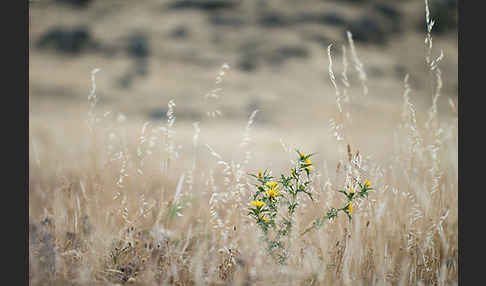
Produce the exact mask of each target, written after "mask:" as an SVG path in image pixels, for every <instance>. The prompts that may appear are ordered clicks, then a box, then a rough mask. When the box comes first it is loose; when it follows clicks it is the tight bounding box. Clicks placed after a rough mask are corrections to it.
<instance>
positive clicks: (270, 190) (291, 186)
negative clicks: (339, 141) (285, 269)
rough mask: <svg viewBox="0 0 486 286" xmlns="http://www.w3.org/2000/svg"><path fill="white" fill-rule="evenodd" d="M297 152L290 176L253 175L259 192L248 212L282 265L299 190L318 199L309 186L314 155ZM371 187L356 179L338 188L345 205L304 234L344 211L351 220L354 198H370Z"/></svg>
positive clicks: (285, 256) (333, 210)
mask: <svg viewBox="0 0 486 286" xmlns="http://www.w3.org/2000/svg"><path fill="white" fill-rule="evenodd" d="M297 154H298V156H299V157H298V160H297V162H296V165H295V166H294V168H291V169H290V171H289V174H288V175H285V174H281V175H280V178H279V179H277V178H275V177H273V176H271V173H270V172H269V171H268V170H265V171H264V172H262V171H258V173H257V174H249V175H250V176H252V177H254V178H256V180H257V184H255V188H256V192H255V193H254V194H253V201H252V202H251V203H250V204H251V205H252V206H251V207H250V208H249V212H248V215H249V216H250V217H252V218H253V219H255V221H256V224H257V225H258V227H259V228H260V230H261V231H262V233H263V236H262V239H263V241H264V242H265V243H266V251H267V252H268V253H269V254H270V255H271V256H272V257H273V258H274V259H276V260H277V261H278V262H279V263H281V264H284V263H285V261H286V259H287V257H288V254H287V250H288V249H289V247H290V243H291V240H290V237H291V236H290V234H291V233H292V228H293V226H294V224H295V220H294V216H295V213H296V209H297V207H298V206H299V202H298V196H299V193H302V194H304V195H307V196H308V197H309V198H310V199H311V200H312V201H314V199H313V198H312V193H311V192H310V189H309V185H310V184H311V183H312V181H311V180H310V174H311V172H312V168H313V167H312V165H313V163H312V162H311V160H310V157H311V156H313V155H314V154H305V153H302V152H300V151H299V150H297ZM369 190H372V188H371V182H370V181H369V180H365V181H364V182H363V183H361V182H359V181H356V184H355V185H354V186H351V187H349V188H348V189H347V190H338V192H340V193H342V194H344V195H345V197H346V200H345V203H344V204H343V206H342V207H341V208H334V207H333V208H331V209H329V211H328V212H327V213H326V214H325V215H324V216H322V217H318V218H317V219H316V220H315V221H314V222H313V224H312V226H311V227H310V228H308V229H307V230H305V231H304V233H302V234H305V233H307V232H308V231H310V230H312V229H314V228H318V227H321V226H322V225H324V223H325V222H326V221H332V220H334V219H335V218H336V217H337V216H338V215H339V213H340V212H343V213H345V214H346V215H347V216H348V218H349V220H350V221H351V219H352V215H353V201H354V200H355V199H356V198H365V197H368V191H369ZM279 210H280V211H279ZM282 210H283V211H282ZM285 238H286V241H285V240H284V239H285Z"/></svg>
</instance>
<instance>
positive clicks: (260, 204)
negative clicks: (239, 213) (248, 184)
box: [251, 201, 265, 208]
mask: <svg viewBox="0 0 486 286" xmlns="http://www.w3.org/2000/svg"><path fill="white" fill-rule="evenodd" d="M251 204H252V205H254V206H256V207H258V208H259V207H262V206H264V205H265V203H264V202H261V201H253V202H251Z"/></svg>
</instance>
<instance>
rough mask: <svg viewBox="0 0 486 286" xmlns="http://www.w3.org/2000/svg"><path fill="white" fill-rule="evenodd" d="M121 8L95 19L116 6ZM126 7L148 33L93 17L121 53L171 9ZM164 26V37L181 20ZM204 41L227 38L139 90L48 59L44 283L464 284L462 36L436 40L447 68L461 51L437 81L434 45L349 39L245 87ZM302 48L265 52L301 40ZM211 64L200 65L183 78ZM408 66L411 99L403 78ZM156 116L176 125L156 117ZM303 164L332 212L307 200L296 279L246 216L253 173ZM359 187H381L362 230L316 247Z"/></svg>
mask: <svg viewBox="0 0 486 286" xmlns="http://www.w3.org/2000/svg"><path fill="white" fill-rule="evenodd" d="M418 2H420V5H422V6H423V2H421V1H418ZM104 3H105V4H102V2H98V3H96V5H101V6H103V5H107V6H109V5H115V4H113V3H116V2H111V1H107V2H104ZM106 3H111V4H106ZM154 3H155V2H154ZM322 5H332V4H328V3H325V4H322ZM420 5H418V4H415V6H420ZM126 6H127V7H125V6H119V7H118V8H123V7H125V8H126V9H125V10H123V9H122V10H121V11H122V12H120V13H118V14H116V15H113V16H112V17H117V18H119V19H124V18H128V17H133V18H134V19H137V21H118V22H117V21H115V20H113V19H110V18H109V17H110V15H111V14H110V13H108V12H109V11H111V10H110V9H108V8H106V11H107V12H106V13H105V14H103V13H101V12H100V13H101V15H102V16H103V17H101V16H100V17H95V16H93V15H91V14H87V13H88V12H85V13H86V15H84V14H82V13H80V14H77V15H76V17H79V19H84V21H94V22H95V24H94V25H95V31H97V33H98V34H97V35H99V37H103V38H107V40H110V37H112V39H114V40H113V41H114V42H116V39H117V37H118V36H119V35H117V34H116V33H111V32H110V33H109V32H103V29H107V31H112V30H116V31H122V30H123V29H131V28H133V27H135V28H136V27H143V26H144V25H145V24H144V22H143V21H148V20H147V18H148V17H145V16H146V15H147V14H146V13H149V12H151V13H154V12H153V10H154V9H153V8H154V7H156V5H155V4H153V6H150V5H149V6H140V8H134V7H132V6H130V5H128V4H127V5H126ZM415 6H413V5H412V4H410V9H412V8H414V7H415ZM250 8H251V6H249V8H248V9H250ZM299 8H301V9H304V7H300V6H299ZM37 9H38V10H35V9H34V10H31V30H30V33H31V35H30V37H31V38H32V39H34V38H36V37H37V36H38V34H39V33H40V31H41V28H42V27H46V26H49V25H53V24H54V22H56V21H57V22H63V21H64V22H66V23H72V22H73V21H77V20H79V19H78V18H72V17H69V15H67V14H66V15H65V14H64V13H63V11H64V10H63V8H61V7H55V8H52V7H49V9H51V10H49V9H47V8H45V9H44V8H42V7H39V8H37ZM151 9H152V10H151ZM421 9H423V7H421ZM99 10H100V11H105V10H103V9H99ZM47 11H49V12H47ZM344 12H347V13H352V10H350V11H344V10H343V13H344ZM137 13H138V14H137ZM421 13H422V17H423V10H421ZM189 14H190V12H188V15H189ZM45 15H51V16H52V15H56V17H44V16H45ZM134 15H142V16H138V17H135V16H134ZM71 16H72V15H71ZM54 19H56V20H54ZM73 19H74V20H73ZM156 19H158V20H157V21H160V23H159V22H155V23H154V22H150V23H152V24H153V27H155V28H154V29H153V30H152V33H155V34H154V35H156V34H157V32H158V33H166V32H167V30H169V28H170V27H172V26H174V25H176V24H175V23H177V19H176V18H175V17H174V18H171V17H159V18H156ZM153 21H155V20H153ZM201 21H202V18H200V15H199V14H194V15H192V17H189V18H188V23H190V25H195V26H197V25H198V24H200V22H201ZM115 24H116V25H119V27H118V29H113V28H112V27H111V25H115ZM130 25H132V26H133V27H131V26H130ZM171 25H172V26H171ZM304 28H305V29H304ZM304 28H302V29H303V30H302V31H300V32H302V33H304V32H305V31H306V30H312V29H313V28H312V27H304ZM205 31H206V30H205ZM204 33H208V34H211V32H210V30H208V31H206V32H201V33H198V34H197V36H196V37H195V38H193V39H191V40H190V42H186V43H184V44H181V43H167V44H163V43H162V41H161V42H157V41H156V44H155V45H159V46H157V47H158V48H157V47H155V48H153V50H154V51H155V52H154V53H155V54H156V55H154V56H152V57H151V58H150V61H149V68H150V73H149V74H148V76H146V77H144V78H141V79H139V80H138V81H137V84H136V85H135V86H133V87H132V88H129V89H120V88H116V87H115V85H114V84H113V82H115V81H116V79H117V78H118V77H119V73H120V71H125V70H127V69H130V68H131V62H130V59H128V58H127V57H125V56H123V55H119V56H114V57H106V56H104V55H100V54H86V55H82V56H80V57H77V58H75V59H67V58H62V57H61V58H60V57H58V56H56V55H53V54H49V53H40V52H38V51H36V50H35V49H34V48H33V47H31V53H30V58H29V63H30V68H29V75H30V88H29V89H30V95H29V101H30V102H29V103H30V104H29V108H30V111H29V116H30V117H29V137H30V138H29V151H30V152H29V223H30V227H29V242H30V243H29V246H30V248H29V265H30V269H29V274H30V284H31V285H116V284H125V283H127V284H135V285H269V284H275V285H457V282H458V276H457V275H458V271H457V270H458V269H457V267H458V206H457V204H458V191H459V188H458V148H457V146H458V145H457V144H458V143H457V142H458V125H457V46H456V45H454V43H453V42H452V43H451V40H450V39H443V38H437V39H436V38H434V39H433V44H434V45H433V48H432V50H431V55H432V56H431V59H432V60H433V59H436V58H437V57H438V56H439V55H440V51H441V49H442V50H443V52H444V58H443V59H442V60H441V61H439V63H438V65H437V66H438V68H435V69H431V68H430V66H431V65H429V66H427V64H426V59H425V57H426V55H427V52H428V49H427V48H426V46H425V45H424V38H425V37H426V34H425V33H422V34H419V33H416V34H414V33H408V34H407V35H405V36H403V37H401V38H400V39H397V40H396V41H392V42H391V43H390V44H389V45H388V46H387V47H386V48H377V47H373V46H365V45H357V46H356V52H357V56H358V57H357V58H355V57H353V55H352V52H351V48H352V47H351V45H350V43H349V42H347V41H341V42H339V43H337V42H336V43H334V45H333V46H332V48H331V50H330V51H331V59H332V66H330V58H329V56H328V50H326V48H323V47H319V46H310V47H309V49H310V50H311V54H312V56H311V57H309V58H307V59H303V60H299V61H290V62H288V63H287V64H285V65H283V66H280V67H279V68H277V69H276V68H275V67H266V66H263V67H262V68H261V69H259V70H258V71H256V72H253V73H244V72H242V71H239V70H238V69H236V68H234V63H235V58H234V55H232V54H231V52H229V51H230V50H231V49H229V48H228V49H227V48H221V50H219V51H218V50H214V49H213V48H212V47H213V46H212V45H211V44H209V43H208V41H207V38H210V35H206V34H204ZM252 33H256V32H255V31H252V30H251V29H249V30H244V31H241V33H240V34H239V35H240V37H238V35H237V34H235V35H232V34H229V35H226V36H225V38H224V39H225V41H223V43H222V44H221V46H222V47H226V45H237V44H238V43H237V42H238V38H245V37H247V36H248V37H256V36H257V35H261V34H252ZM302 33H297V34H302ZM252 35H253V36H252ZM295 35H296V34H295V33H286V32H282V33H268V38H267V39H266V40H267V41H268V45H272V43H275V42H285V41H288V42H292V41H294V42H295V41H298V40H299V38H293V37H296V36H295ZM336 37H337V36H336ZM154 38H156V36H154ZM342 45H344V46H345V49H346V53H345V55H346V57H343V52H342ZM404 47H406V48H404ZM181 50H182V51H184V52H181ZM194 55H197V57H200V59H199V61H200V64H199V65H196V64H181V63H184V60H181V58H180V57H182V58H184V57H193V56H194ZM356 59H358V60H359V61H361V62H362V63H363V70H364V72H365V73H366V80H364V81H362V80H361V79H360V72H359V69H356V63H355V60H356ZM224 63H228V64H229V68H221V67H222V66H223V65H224ZM397 63H400V64H403V65H405V66H406V68H407V71H408V72H409V77H408V81H407V82H408V85H407V83H406V82H405V77H404V76H396V74H394V72H393V69H394V66H395V64H397ZM95 68H100V69H101V70H100V71H98V72H97V73H96V74H92V71H93V69H95ZM375 69H380V70H381V71H382V72H381V73H373V72H372V71H373V70H375ZM221 70H222V71H224V74H223V75H221V76H220V77H219V78H218V73H219V72H220V71H221ZM331 71H332V72H331ZM438 71H440V72H441V73H440V74H438ZM331 74H333V75H334V76H335V83H336V85H337V89H336V88H335V87H334V85H333V82H332V81H331V80H330V78H331V76H332V75H331ZM438 75H440V76H438ZM94 76H95V77H94ZM347 83H348V84H349V86H348V85H347ZM94 84H96V85H94ZM438 84H439V87H440V88H439V89H437V86H438ZM440 84H442V85H440ZM217 88H220V89H221V90H219V91H217V93H216V95H215V96H214V97H211V96H209V97H208V96H206V95H207V94H210V92H211V91H214V90H215V89H217ZM364 88H366V89H367V92H364ZM437 91H438V92H437ZM337 93H338V95H337ZM172 103H174V104H175V105H173V104H172ZM154 110H155V111H158V112H159V113H160V112H162V113H164V114H163V115H164V116H161V118H159V119H156V118H153V117H150V116H147V114H149V113H150V112H153V111H154ZM255 110H256V113H254V111H255ZM216 111H218V112H220V113H221V114H220V115H218V114H216V116H211V114H215V112H216ZM208 112H209V115H208ZM252 115H253V116H252ZM347 146H350V149H351V153H352V154H351V155H352V156H351V160H350V157H349V154H348V151H347ZM295 149H299V150H302V151H304V152H306V153H316V155H314V156H313V157H312V162H313V164H314V165H313V170H312V172H311V176H310V179H311V180H312V183H311V184H310V187H309V190H310V191H311V193H312V194H313V195H314V199H315V200H314V201H311V200H309V199H307V198H304V197H302V198H301V199H300V200H299V203H300V205H299V207H298V210H297V213H296V215H295V217H294V219H295V221H294V230H293V232H292V234H291V237H290V241H291V242H292V244H291V247H290V248H289V249H288V255H289V256H288V260H287V263H286V264H284V265H282V264H279V263H277V262H275V261H274V260H273V259H272V258H271V257H270V256H269V255H268V254H267V253H266V252H265V250H264V244H263V242H262V241H261V240H260V238H261V232H260V230H259V228H258V226H257V225H256V224H255V221H254V220H252V219H251V218H250V217H249V216H248V215H247V213H248V208H249V207H250V202H251V201H252V195H253V194H254V193H255V191H256V188H255V186H254V184H255V183H256V180H255V179H254V178H252V177H250V176H249V175H248V173H252V174H255V173H256V172H257V171H258V170H265V169H269V170H271V171H272V174H273V175H274V176H279V174H281V173H285V174H288V173H289V168H291V167H292V166H293V160H295V159H296V153H295ZM352 178H359V180H365V179H369V180H370V181H371V182H372V186H373V188H374V190H372V191H370V193H369V197H368V198H367V199H360V200H358V201H357V202H356V204H355V205H354V206H353V207H354V212H353V219H352V220H351V221H349V220H348V219H347V218H346V216H345V215H344V214H341V215H340V216H339V217H338V218H337V219H336V220H334V221H332V222H327V223H325V224H324V225H323V226H322V227H321V228H319V229H314V230H312V231H310V232H308V233H306V234H302V232H303V231H304V230H305V229H307V228H308V227H309V226H310V225H311V224H312V222H313V221H314V220H315V219H316V218H317V217H319V216H323V215H325V214H326V212H327V211H328V210H329V208H331V207H337V206H340V205H341V204H342V203H343V197H342V195H341V194H339V193H338V192H337V190H340V189H343V188H347V185H348V184H349V182H350V181H352Z"/></svg>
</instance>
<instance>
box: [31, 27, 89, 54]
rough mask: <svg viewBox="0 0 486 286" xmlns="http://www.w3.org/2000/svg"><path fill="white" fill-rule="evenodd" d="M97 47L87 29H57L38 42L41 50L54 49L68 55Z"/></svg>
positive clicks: (48, 32)
mask: <svg viewBox="0 0 486 286" xmlns="http://www.w3.org/2000/svg"><path fill="white" fill-rule="evenodd" d="M97 46H98V44H97V43H96V42H95V41H94V40H93V38H92V37H91V34H90V32H89V30H88V29H87V28H86V27H75V28H72V29H69V28H63V27H56V28H53V29H50V30H49V31H47V32H46V33H44V35H42V36H41V37H40V39H39V41H38V47H39V48H41V49H54V50H56V51H59V52H62V53H68V54H78V53H81V52H82V51H84V50H86V49H90V48H95V47H97Z"/></svg>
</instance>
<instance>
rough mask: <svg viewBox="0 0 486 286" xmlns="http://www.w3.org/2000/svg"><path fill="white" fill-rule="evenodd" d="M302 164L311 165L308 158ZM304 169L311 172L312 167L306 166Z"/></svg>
mask: <svg viewBox="0 0 486 286" xmlns="http://www.w3.org/2000/svg"><path fill="white" fill-rule="evenodd" d="M304 164H308V165H312V162H311V160H310V159H309V158H307V159H306V160H305V161H304ZM305 169H307V170H309V171H312V166H307V167H305Z"/></svg>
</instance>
